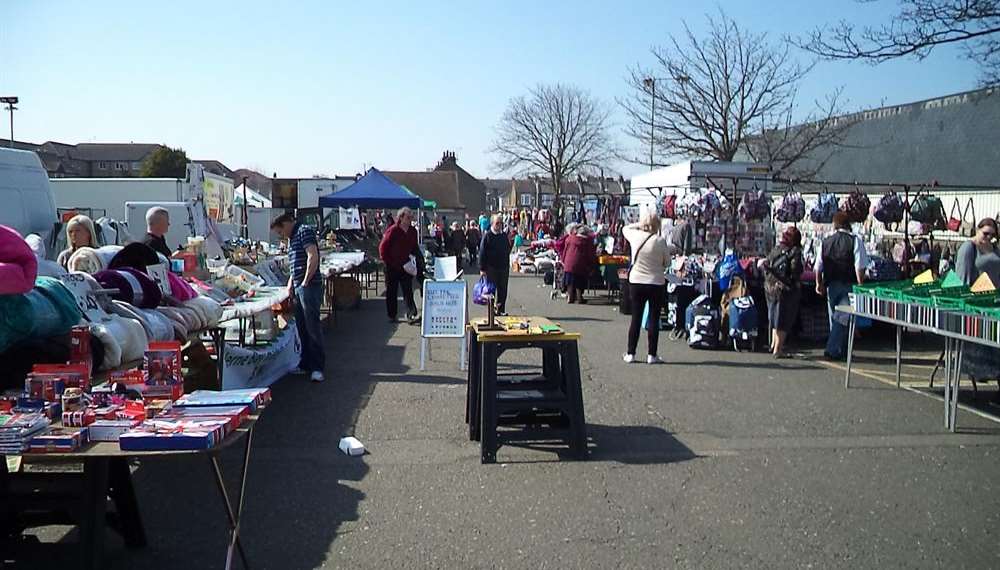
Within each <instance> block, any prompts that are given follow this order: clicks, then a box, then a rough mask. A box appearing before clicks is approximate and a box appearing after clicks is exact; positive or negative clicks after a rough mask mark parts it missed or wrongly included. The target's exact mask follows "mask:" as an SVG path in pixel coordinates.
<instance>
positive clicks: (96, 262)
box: [66, 245, 122, 274]
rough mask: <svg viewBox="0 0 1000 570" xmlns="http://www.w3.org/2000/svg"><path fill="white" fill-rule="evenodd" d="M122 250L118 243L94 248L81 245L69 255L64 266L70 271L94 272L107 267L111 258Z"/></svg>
mask: <svg viewBox="0 0 1000 570" xmlns="http://www.w3.org/2000/svg"><path fill="white" fill-rule="evenodd" d="M121 250H122V246H120V245H106V246H103V247H99V248H97V249H94V248H92V247H81V248H79V249H77V250H76V251H74V252H73V255H71V256H69V261H68V262H67V263H66V268H67V269H69V270H70V271H82V272H83V273H90V274H94V273H97V272H98V271H102V270H104V269H107V268H108V265H109V264H110V263H111V260H112V259H114V257H115V255H117V254H118V252H120V251H121Z"/></svg>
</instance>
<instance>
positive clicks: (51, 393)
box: [24, 374, 66, 402]
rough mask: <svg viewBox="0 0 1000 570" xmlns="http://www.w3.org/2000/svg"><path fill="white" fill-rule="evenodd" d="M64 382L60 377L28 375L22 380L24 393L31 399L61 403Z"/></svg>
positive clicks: (64, 387) (64, 386)
mask: <svg viewBox="0 0 1000 570" xmlns="http://www.w3.org/2000/svg"><path fill="white" fill-rule="evenodd" d="M65 389H66V382H65V381H64V379H63V378H62V377H61V376H50V375H48V374H42V375H39V376H35V375H32V374H29V375H28V377H27V378H25V379H24V392H25V393H26V394H28V395H29V396H31V397H32V398H40V399H42V400H45V401H46V402H55V401H57V400H58V401H61V398H62V393H63V391H65Z"/></svg>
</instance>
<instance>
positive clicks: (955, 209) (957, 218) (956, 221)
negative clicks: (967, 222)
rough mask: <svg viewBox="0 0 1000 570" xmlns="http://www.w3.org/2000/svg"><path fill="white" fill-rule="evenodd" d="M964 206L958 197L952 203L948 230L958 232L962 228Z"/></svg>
mask: <svg viewBox="0 0 1000 570" xmlns="http://www.w3.org/2000/svg"><path fill="white" fill-rule="evenodd" d="M961 216H962V205H961V204H959V202H958V197H957V196H956V197H955V201H954V202H952V203H951V213H949V214H948V230H949V231H953V232H957V231H958V230H959V229H960V228H961V227H962V218H961Z"/></svg>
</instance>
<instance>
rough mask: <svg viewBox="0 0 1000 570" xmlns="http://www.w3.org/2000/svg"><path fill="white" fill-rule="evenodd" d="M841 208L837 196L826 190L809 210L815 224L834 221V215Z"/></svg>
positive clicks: (810, 217)
mask: <svg viewBox="0 0 1000 570" xmlns="http://www.w3.org/2000/svg"><path fill="white" fill-rule="evenodd" d="M839 208H840V202H839V201H838V200H837V197H836V196H835V195H833V194H831V193H829V192H824V193H822V194H820V195H819V197H818V198H817V199H816V205H815V206H814V207H813V209H812V210H810V211H809V219H810V220H812V222H813V223H814V224H830V223H833V215H834V214H836V213H837V210H838V209H839Z"/></svg>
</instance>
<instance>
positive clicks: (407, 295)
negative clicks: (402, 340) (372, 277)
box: [378, 208, 419, 324]
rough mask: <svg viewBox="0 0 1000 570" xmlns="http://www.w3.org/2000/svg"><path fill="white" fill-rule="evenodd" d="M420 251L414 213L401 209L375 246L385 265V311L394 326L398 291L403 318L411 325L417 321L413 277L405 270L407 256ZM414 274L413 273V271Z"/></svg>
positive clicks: (407, 261) (408, 260)
mask: <svg viewBox="0 0 1000 570" xmlns="http://www.w3.org/2000/svg"><path fill="white" fill-rule="evenodd" d="M414 251H417V252H419V248H418V247H417V230H416V229H415V228H414V227H413V211H412V210H410V209H409V208H400V209H399V212H398V213H397V214H396V223H395V224H393V225H391V226H389V229H388V230H386V232H385V235H383V236H382V241H381V242H380V243H379V244H378V254H379V257H381V258H382V262H383V263H385V308H386V312H387V313H388V315H389V322H391V323H395V322H396V317H397V311H398V308H397V298H398V295H399V290H400V289H402V290H403V300H404V301H405V302H406V319H407V321H409V322H410V323H411V324H412V323H415V322H416V321H417V304H416V303H415V302H414V301H413V274H411V273H410V272H408V271H407V270H406V267H407V264H408V263H409V262H410V256H411V255H413V256H414V265H416V257H417V256H416V255H415V254H414ZM414 273H416V271H414Z"/></svg>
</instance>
